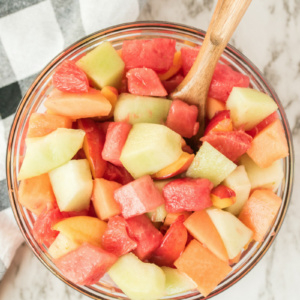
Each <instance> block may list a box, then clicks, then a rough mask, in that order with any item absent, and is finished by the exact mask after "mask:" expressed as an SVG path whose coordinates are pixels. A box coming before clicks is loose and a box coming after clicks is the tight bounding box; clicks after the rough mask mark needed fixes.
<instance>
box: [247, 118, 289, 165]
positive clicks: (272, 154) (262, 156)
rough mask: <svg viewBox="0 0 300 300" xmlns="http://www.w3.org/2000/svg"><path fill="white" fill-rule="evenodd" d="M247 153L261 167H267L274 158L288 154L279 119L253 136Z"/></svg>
mask: <svg viewBox="0 0 300 300" xmlns="http://www.w3.org/2000/svg"><path fill="white" fill-rule="evenodd" d="M247 154H248V155H249V156H250V157H251V159H252V160H253V161H254V162H255V163H256V164H257V165H258V166H259V167H261V168H266V167H269V166H270V165H272V163H274V162H275V161H276V160H278V159H281V158H284V157H286V156H287V155H288V154H289V148H288V144H287V140H286V137H285V133H284V129H283V127H282V125H281V122H280V120H279V119H277V120H275V121H274V122H273V123H271V124H269V125H268V126H267V127H265V129H263V130H262V131H261V132H259V133H258V134H257V135H256V136H255V137H254V139H253V141H252V143H251V147H250V149H248V151H247Z"/></svg>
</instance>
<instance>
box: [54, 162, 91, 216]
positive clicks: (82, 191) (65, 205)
mask: <svg viewBox="0 0 300 300" xmlns="http://www.w3.org/2000/svg"><path fill="white" fill-rule="evenodd" d="M49 177H50V181H51V185H52V188H53V192H54V195H55V197H56V201H57V205H58V207H59V210H60V211H81V210H84V209H88V208H89V205H90V200H91V196H92V192H93V179H92V174H91V170H90V166H89V163H88V160H87V159H78V160H70V161H69V162H67V163H66V164H64V165H62V166H60V167H58V168H56V169H54V170H52V171H51V172H49Z"/></svg>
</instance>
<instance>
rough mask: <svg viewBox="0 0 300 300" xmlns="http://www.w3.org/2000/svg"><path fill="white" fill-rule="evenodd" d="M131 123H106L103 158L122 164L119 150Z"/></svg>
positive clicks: (118, 164) (115, 163) (120, 150)
mask: <svg viewBox="0 0 300 300" xmlns="http://www.w3.org/2000/svg"><path fill="white" fill-rule="evenodd" d="M131 127H132V125H131V124H128V123H125V122H111V123H110V124H109V125H108V128H107V133H106V139H105V143H104V147H103V151H102V157H103V159H105V160H107V161H109V162H111V163H112V164H114V165H116V166H122V163H121V161H120V156H121V152H122V149H123V146H124V144H125V142H126V139H127V136H128V134H129V131H130V129H131Z"/></svg>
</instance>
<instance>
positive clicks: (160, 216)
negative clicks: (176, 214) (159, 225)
mask: <svg viewBox="0 0 300 300" xmlns="http://www.w3.org/2000/svg"><path fill="white" fill-rule="evenodd" d="M147 215H148V217H149V218H150V219H151V221H152V222H163V221H164V220H165V218H166V215H167V211H166V207H165V204H163V205H160V206H158V207H157V208H156V209H155V210H154V211H150V212H148V213H147Z"/></svg>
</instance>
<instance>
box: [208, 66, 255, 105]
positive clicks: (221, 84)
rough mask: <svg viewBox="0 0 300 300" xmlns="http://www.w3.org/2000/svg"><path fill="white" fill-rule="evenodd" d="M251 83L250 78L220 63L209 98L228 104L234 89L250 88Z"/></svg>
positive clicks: (211, 84)
mask: <svg viewBox="0 0 300 300" xmlns="http://www.w3.org/2000/svg"><path fill="white" fill-rule="evenodd" d="M249 83H250V79H249V77H248V76H246V75H243V74H241V73H239V72H236V71H234V70H232V69H231V67H229V66H227V65H223V64H220V63H218V64H217V65H216V68H215V71H214V74H213V77H212V80H211V83H210V87H209V91H208V97H211V98H215V99H217V100H220V101H223V102H226V101H227V98H228V96H229V94H230V93H231V90H232V88H233V87H248V86H249Z"/></svg>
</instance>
